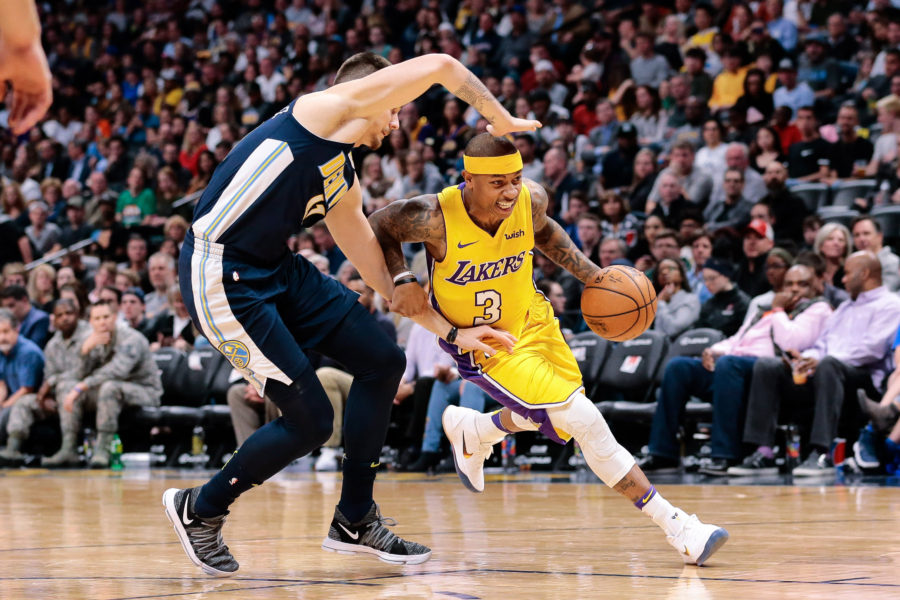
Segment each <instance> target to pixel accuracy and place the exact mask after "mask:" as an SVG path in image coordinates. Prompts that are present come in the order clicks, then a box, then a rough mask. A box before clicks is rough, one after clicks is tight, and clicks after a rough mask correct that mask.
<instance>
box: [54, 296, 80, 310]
mask: <svg viewBox="0 0 900 600" xmlns="http://www.w3.org/2000/svg"><path fill="white" fill-rule="evenodd" d="M60 307H65V308H68V309H70V310H73V311H75V312H76V313H77V312H78V305H77V304H75V301H74V300H72V299H71V298H59V299H58V300H57V301H56V302H54V303H53V312H56V309H57V308H60Z"/></svg>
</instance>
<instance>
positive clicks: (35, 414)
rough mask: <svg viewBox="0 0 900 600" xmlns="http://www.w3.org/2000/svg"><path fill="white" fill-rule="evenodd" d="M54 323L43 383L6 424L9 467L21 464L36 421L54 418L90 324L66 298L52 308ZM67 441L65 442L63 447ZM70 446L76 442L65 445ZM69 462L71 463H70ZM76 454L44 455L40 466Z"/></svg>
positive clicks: (2, 455)
mask: <svg viewBox="0 0 900 600" xmlns="http://www.w3.org/2000/svg"><path fill="white" fill-rule="evenodd" d="M53 325H54V326H55V327H56V333H54V334H53V337H52V338H50V341H49V342H47V348H46V349H45V353H44V360H45V363H44V382H43V384H41V386H40V388H39V389H38V390H37V393H35V394H27V395H25V396H23V397H21V398H20V399H19V401H18V402H16V403H15V404H14V405H13V409H12V412H11V413H10V417H9V424H8V425H7V429H6V430H7V432H8V434H9V438H8V439H7V446H6V450H5V451H3V452H0V462H6V464H7V465H8V466H11V463H12V464H20V461H22V460H23V459H24V456H22V455H21V448H22V446H23V445H24V443H25V441H26V440H27V439H28V435H29V434H30V432H31V426H32V425H33V424H34V422H35V421H37V420H44V419H48V418H51V417H56V413H57V407H58V402H59V401H60V400H62V397H63V394H64V393H65V392H68V391H69V390H70V389H71V388H72V386H73V385H74V384H75V382H76V381H77V379H76V378H75V370H76V368H77V366H78V362H79V359H80V352H81V344H82V342H84V339H85V338H86V337H87V335H88V333H89V332H90V326H89V325H88V324H87V323H86V322H84V321H82V320H81V319H80V318H79V310H78V306H77V304H76V303H75V302H73V301H71V300H66V299H60V300H57V302H56V304H55V305H54V307H53ZM65 445H67V444H64V446H65ZM68 445H70V446H72V447H74V446H75V442H73V443H71V444H68ZM69 461H71V464H70V462H69ZM79 462H80V461H79V457H78V455H77V454H73V455H71V456H69V455H60V454H59V453H57V455H54V456H53V457H50V458H46V459H44V461H43V462H42V465H41V466H44V467H51V468H52V467H62V466H76V465H78V464H79Z"/></svg>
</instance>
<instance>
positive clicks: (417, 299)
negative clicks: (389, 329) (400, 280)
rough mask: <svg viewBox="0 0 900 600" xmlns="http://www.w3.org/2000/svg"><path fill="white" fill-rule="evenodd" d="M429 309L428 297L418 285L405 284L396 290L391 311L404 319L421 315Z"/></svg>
mask: <svg viewBox="0 0 900 600" xmlns="http://www.w3.org/2000/svg"><path fill="white" fill-rule="evenodd" d="M427 309H428V295H427V294H426V293H425V290H423V289H422V286H420V285H419V284H418V283H404V284H403V285H398V286H396V287H395V288H394V295H393V297H392V298H391V310H392V311H393V312H395V313H397V314H398V315H402V316H404V317H415V316H418V315H421V314H422V313H424V312H425V311H426V310H427Z"/></svg>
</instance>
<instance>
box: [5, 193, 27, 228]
mask: <svg viewBox="0 0 900 600" xmlns="http://www.w3.org/2000/svg"><path fill="white" fill-rule="evenodd" d="M0 202H2V206H3V214H4V215H6V216H7V217H9V218H10V219H11V220H12V221H13V222H14V223H15V224H16V226H17V227H18V228H19V229H22V230H24V229H25V228H26V227H28V226H29V225H30V224H31V221H30V220H29V219H28V211H27V210H25V197H24V196H23V195H22V190H21V188H19V184H18V183H16V182H15V181H8V182H6V184H5V185H4V186H3V192H2V193H0Z"/></svg>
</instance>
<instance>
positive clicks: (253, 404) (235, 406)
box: [225, 379, 281, 448]
mask: <svg viewBox="0 0 900 600" xmlns="http://www.w3.org/2000/svg"><path fill="white" fill-rule="evenodd" d="M225 400H226V402H228V408H229V410H230V411H231V426H232V427H233V428H234V438H235V440H236V441H237V447H238V448H240V447H241V446H242V445H243V444H244V442H245V441H247V438H248V437H250V436H251V435H252V434H253V432H254V431H256V430H257V429H259V428H260V427H262V426H263V425H265V424H266V423H268V422H269V421H274V420H275V419H277V418H278V417H279V416H281V412H280V411H279V410H278V407H277V406H275V403H274V402H272V401H271V400H269V399H268V398H264V397H262V396H260V395H259V394H257V393H256V388H254V387H253V386H252V385H249V384H248V383H247V382H246V381H244V380H243V379H242V380H240V381H238V382H236V383H235V384H234V385H232V386H231V387H229V388H228V392H227V393H226V394H225Z"/></svg>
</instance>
